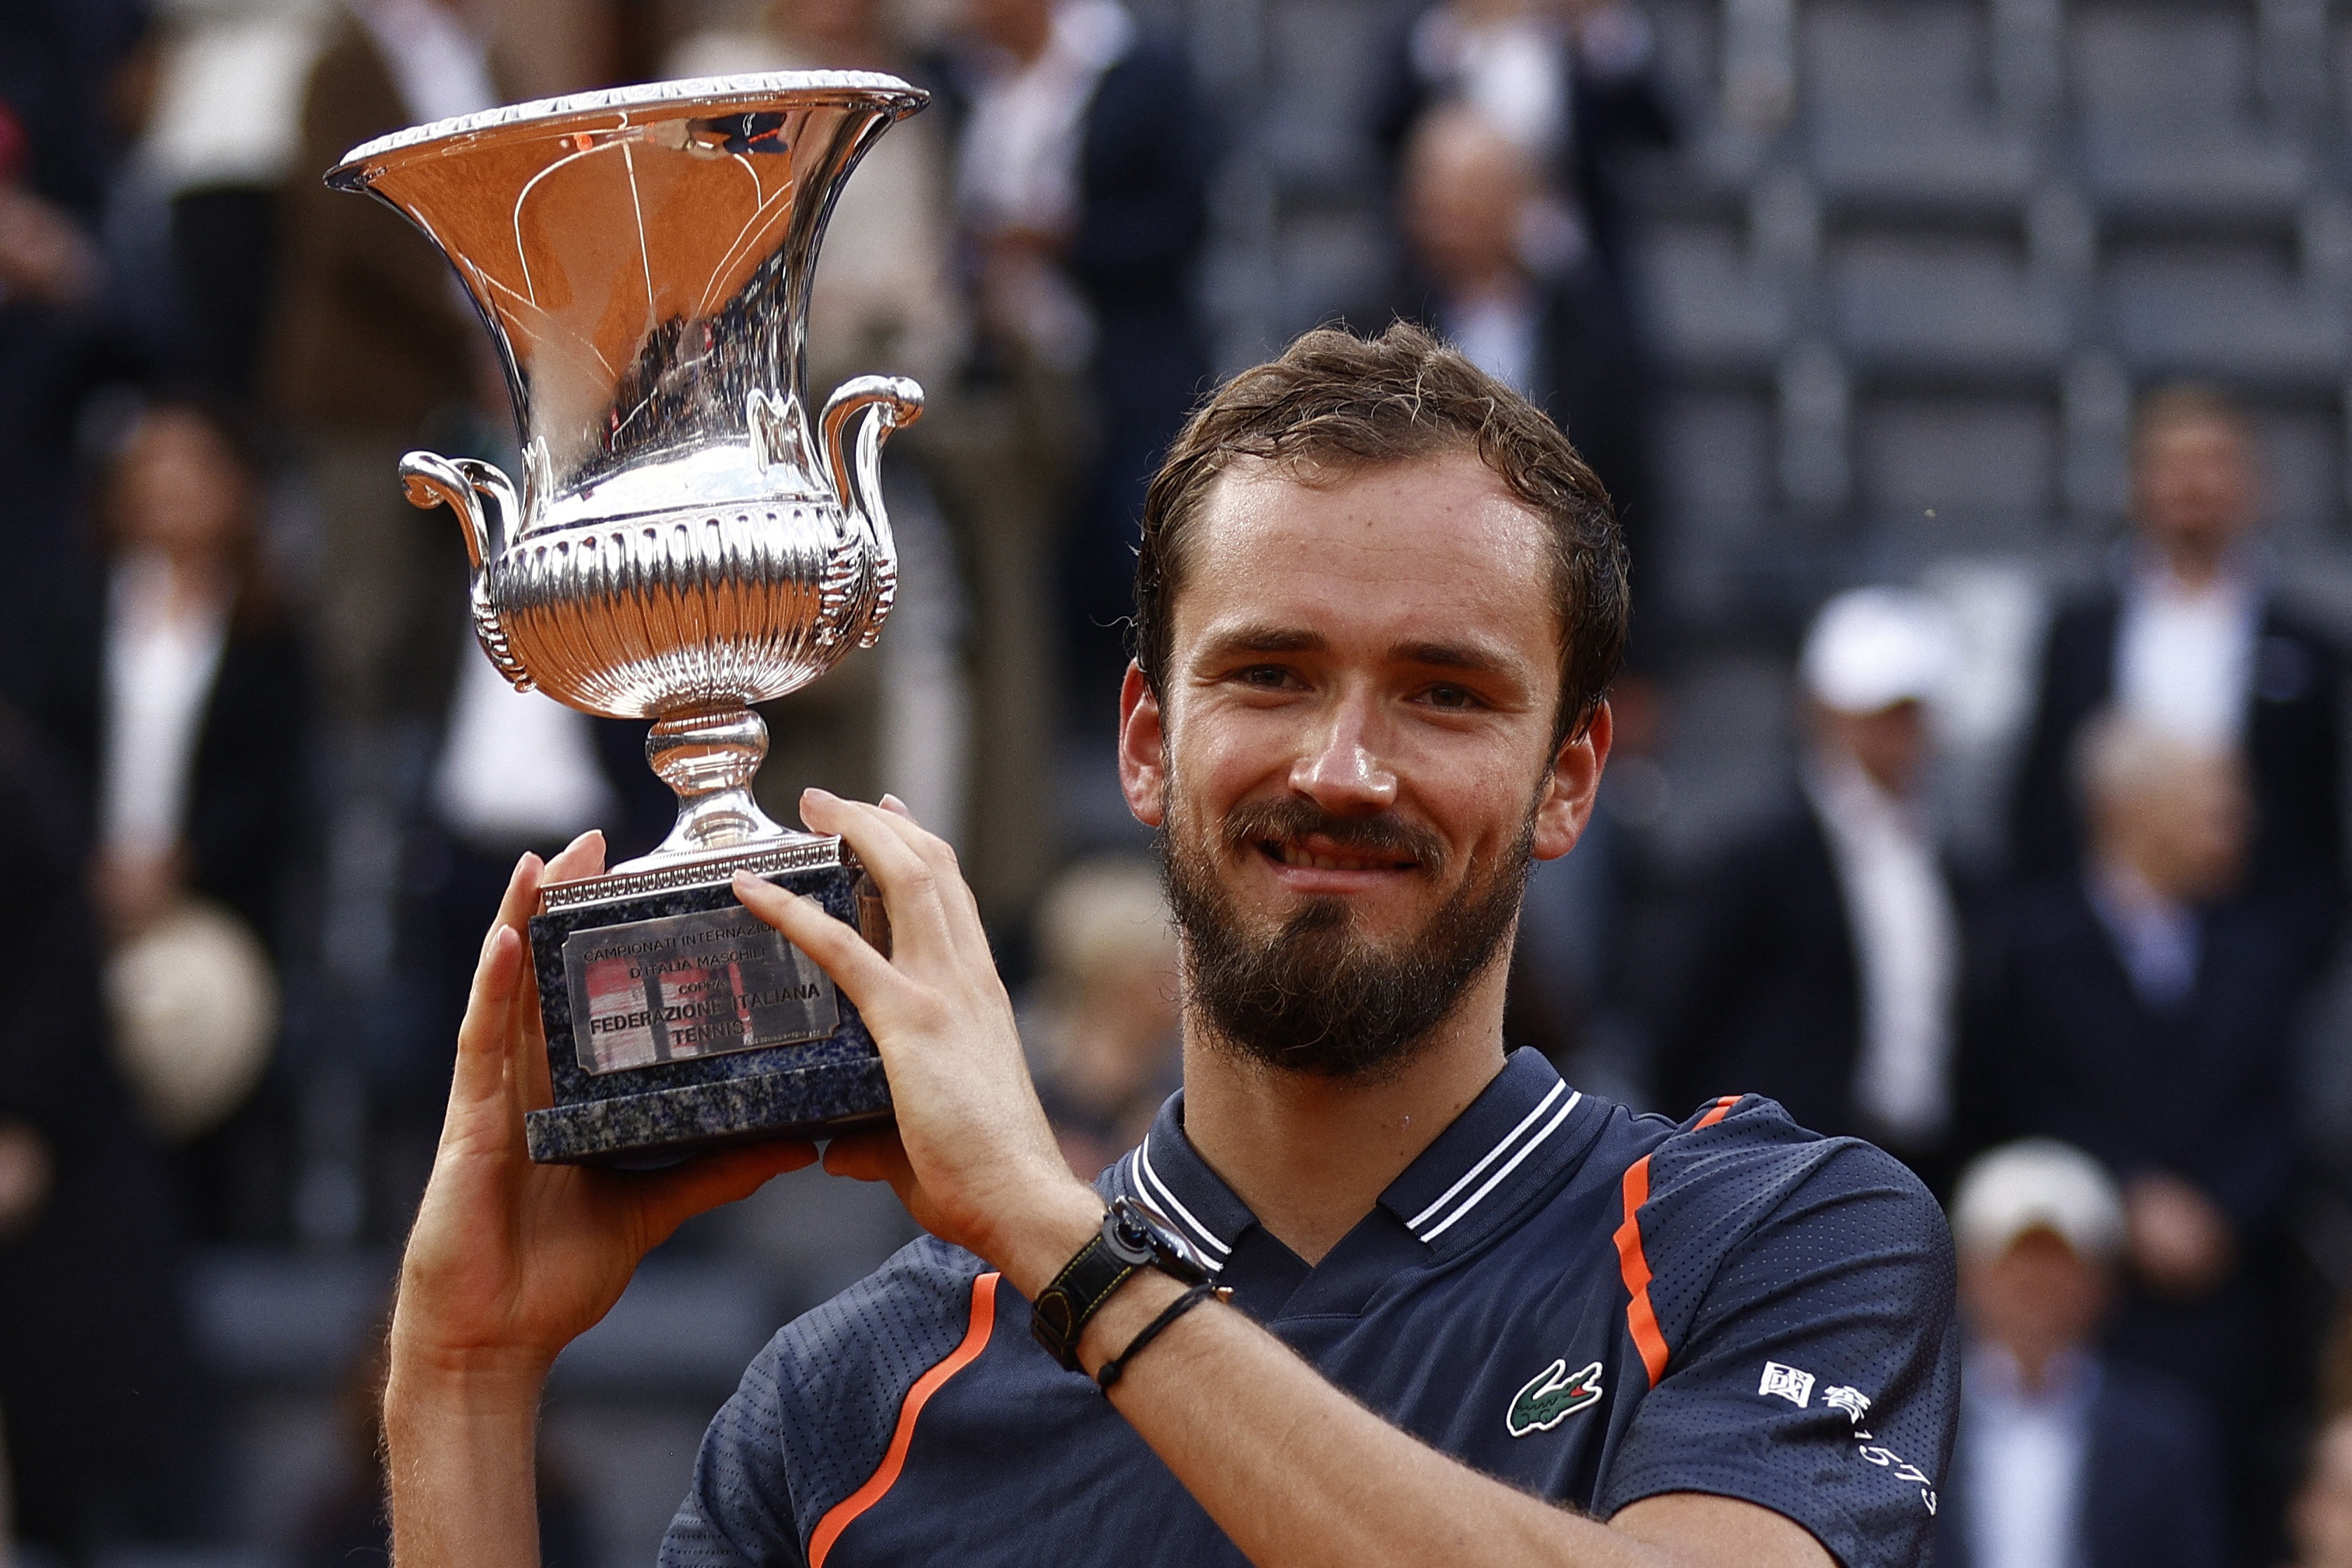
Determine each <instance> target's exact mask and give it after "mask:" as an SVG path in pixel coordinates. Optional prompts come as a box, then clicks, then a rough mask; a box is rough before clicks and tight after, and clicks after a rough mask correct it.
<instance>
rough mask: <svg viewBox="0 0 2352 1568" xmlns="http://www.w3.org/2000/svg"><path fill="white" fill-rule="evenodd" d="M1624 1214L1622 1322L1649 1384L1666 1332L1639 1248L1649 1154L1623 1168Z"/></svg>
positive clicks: (1620, 1236) (1727, 1103) (1711, 1115)
mask: <svg viewBox="0 0 2352 1568" xmlns="http://www.w3.org/2000/svg"><path fill="white" fill-rule="evenodd" d="M1738 1103H1739V1096H1738V1095H1736V1094H1727V1095H1725V1096H1724V1097H1723V1098H1722V1099H1721V1100H1717V1101H1716V1102H1715V1104H1714V1106H1713V1107H1712V1108H1711V1109H1710V1110H1708V1111H1707V1113H1706V1115H1705V1116H1702V1117H1700V1118H1699V1119H1698V1127H1694V1128H1692V1129H1691V1131H1694V1132H1696V1131H1698V1130H1699V1128H1700V1127H1712V1126H1714V1125H1715V1124H1716V1123H1717V1122H1718V1121H1722V1120H1723V1119H1724V1118H1725V1117H1727V1116H1728V1115H1730V1114H1731V1108H1732V1107H1733V1106H1735V1105H1737V1104H1738ZM1624 1191H1625V1218H1624V1222H1623V1223H1622V1224H1621V1225H1620V1226H1618V1227H1617V1236H1616V1242H1617V1270H1618V1272H1619V1273H1621V1274H1622V1275H1623V1276H1624V1278H1625V1298H1626V1300H1625V1326H1626V1328H1627V1329H1628V1330H1629V1331H1631V1332H1632V1333H1633V1348H1634V1349H1635V1350H1637V1351H1640V1352H1642V1364H1643V1366H1644V1367H1645V1368H1647V1369H1648V1370H1649V1373H1650V1386H1651V1387H1652V1388H1655V1387H1657V1386H1658V1379H1660V1378H1662V1377H1664V1376H1665V1375H1666V1336H1665V1335H1664V1334H1662V1333H1660V1332H1659V1331H1658V1314H1657V1312H1656V1310H1654V1308H1652V1307H1651V1305H1650V1259H1649V1258H1648V1257H1647V1256H1646V1255H1645V1254H1643V1251H1642V1220H1641V1209H1642V1205H1643V1204H1646V1203H1648V1202H1649V1201H1650V1157H1649V1156H1648V1155H1647V1154H1644V1155H1643V1156H1642V1157H1641V1158H1640V1159H1638V1160H1636V1161H1634V1162H1633V1163H1632V1164H1631V1165H1629V1166H1627V1167H1626V1168H1625V1189H1624Z"/></svg>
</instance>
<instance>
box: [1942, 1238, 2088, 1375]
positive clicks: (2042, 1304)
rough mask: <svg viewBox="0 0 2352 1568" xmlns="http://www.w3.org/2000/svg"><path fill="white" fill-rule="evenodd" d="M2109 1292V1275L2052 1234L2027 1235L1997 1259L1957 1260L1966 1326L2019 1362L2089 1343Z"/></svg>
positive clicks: (1974, 1256) (2013, 1243) (2018, 1239)
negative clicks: (2005, 1349) (2004, 1349)
mask: <svg viewBox="0 0 2352 1568" xmlns="http://www.w3.org/2000/svg"><path fill="white" fill-rule="evenodd" d="M2110 1289H2111V1284H2110V1281H2109V1279H2108V1276H2107V1271H2106V1270H2105V1268H2101V1267H2100V1266H2099V1265H2097V1264H2096V1263H2094V1262H2091V1261H2090V1260H2089V1259H2087V1258H2084V1257H2083V1256H2082V1255H2081V1254H2079V1253H2077V1252H2076V1251H2075V1250H2074V1248H2073V1247H2069V1246H2068V1245H2067V1244H2066V1242H2065V1240H2064V1239H2063V1237H2060V1236H2059V1235H2058V1234H2057V1233H2056V1232H2055V1231H2051V1230H2043V1229H2036V1230H2029V1231H2027V1232H2026V1233H2025V1234H2024V1235H2022V1236H2020V1237H2017V1238H2016V1239H2015V1240H2014V1241H2012V1242H2011V1244H2010V1246H2009V1247H2007V1248H2006V1249H2004V1250H2003V1251H2001V1252H1999V1253H1997V1254H1994V1255H1992V1256H1990V1257H1987V1256H1983V1255H1980V1254H1969V1255H1967V1256H1964V1257H1963V1258H1961V1259H1960V1300H1961V1301H1962V1303H1963V1304H1964V1305H1965V1306H1966V1307H1967V1308H1968V1311H1969V1321H1970V1322H1971V1323H1972V1324H1973V1325H1974V1326H1975V1329H1976V1331H1977V1332H1978V1333H1979V1334H1980V1335H1982V1336H1984V1337H1985V1338H1987V1339H1990V1340H1991V1341H1993V1342H1995V1343H1997V1344H2000V1345H2002V1346H2005V1347H2006V1348H2008V1349H2009V1350H2010V1351H2011V1352H2012V1353H2014V1354H2016V1355H2017V1356H2018V1358H2019V1359H2020V1360H2026V1359H2032V1360H2034V1361H2040V1360H2041V1359H2042V1358H2043V1357H2045V1356H2048V1355H2050V1354H2052V1353H2053V1352H2058V1351H2067V1350H2079V1349H2081V1348H2082V1347H2084V1346H2085V1345H2087V1344H2089V1343H2090V1342H2092V1340H2093V1339H2094V1337H2095V1336H2096V1335H2097V1333H2098V1331H2099V1322H2100V1320H2101V1319H2103V1318H2104V1317H2105V1315H2106V1310H2107V1300H2108V1295H2109V1292H2110Z"/></svg>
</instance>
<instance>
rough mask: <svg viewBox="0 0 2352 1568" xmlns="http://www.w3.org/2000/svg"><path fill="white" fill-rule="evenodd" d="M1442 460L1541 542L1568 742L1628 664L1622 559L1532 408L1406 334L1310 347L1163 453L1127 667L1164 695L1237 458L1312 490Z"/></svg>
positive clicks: (1585, 488) (1425, 336) (1432, 343)
mask: <svg viewBox="0 0 2352 1568" xmlns="http://www.w3.org/2000/svg"><path fill="white" fill-rule="evenodd" d="M1448 451H1475V452H1476V453H1477V454H1478V458H1479V460H1480V461H1482V462H1484V463H1485V464H1486V467H1487V468H1491V469H1492V470H1494V472H1495V474H1496V477H1498V478H1499V479H1502V480H1503V482H1504V483H1505V484H1506V485H1507V486H1509V487H1510V490H1511V493H1512V494H1513V495H1515V496H1517V498H1518V499H1519V500H1521V501H1523V502H1525V503H1526V504H1527V506H1528V510H1531V511H1533V512H1534V513H1535V514H1536V515H1537V516H1538V517H1539V518H1541V519H1542V520H1543V521H1544V522H1545V523H1546V524H1547V525H1548V526H1549V530H1550V533H1551V542H1552V589H1553V597H1554V601H1555V603H1556V604H1557V605H1558V606H1559V623H1560V694H1559V717H1558V720H1557V737H1556V738H1557V740H1559V741H1565V740H1566V739H1567V738H1568V737H1569V736H1570V735H1572V734H1575V733H1578V732H1579V731H1581V730H1582V729H1583V727H1584V726H1585V724H1586V723H1587V722H1588V721H1590V720H1591V716H1592V711H1593V709H1594V708H1595V707H1596V706H1597V705H1598V704H1599V702H1600V701H1601V696H1602V695H1603V693H1605V692H1606V691H1607V690H1608V689H1609V682H1610V680H1611V679H1612V678H1614V676H1615V675H1616V673H1617V665H1618V661H1619V659H1620V658H1622V657H1623V654H1624V649H1625V634H1626V622H1627V617H1628V614H1629V608H1628V605H1627V593H1626V580H1625V570H1626V569H1625V545H1624V542H1623V540H1622V538H1621V537H1620V535H1619V532H1618V529H1617V521H1616V517H1615V514H1614V513H1613V512H1612V510H1611V508H1610V504H1609V496H1608V492H1607V491H1605V490H1603V489H1601V481H1600V480H1599V479H1595V478H1594V477H1593V473H1592V470H1591V468H1588V467H1586V465H1585V462H1584V459H1583V458H1580V457H1578V456H1577V454H1576V448H1575V447H1572V446H1570V444H1569V440H1568V437H1566V436H1565V435H1563V434H1562V433H1561V432H1560V428H1559V426H1557V425H1555V424H1553V423H1552V422H1551V420H1550V418H1549V416H1546V415H1545V414H1544V412H1543V411H1542V410H1541V409H1539V408H1538V407H1536V405H1533V404H1532V403H1529V402H1528V400H1527V399H1526V398H1524V397H1522V396H1520V395H1518V394H1517V393H1516V392H1514V391H1512V390H1511V389H1510V388H1509V387H1507V386H1506V385H1504V384H1502V383H1501V382H1499V381H1496V379H1495V378H1494V377H1492V376H1490V375H1488V374H1486V372H1484V371H1482V370H1480V369H1479V368H1478V367H1477V366H1475V365H1474V364H1472V363H1470V362H1469V361H1468V360H1467V359H1465V358H1464V357H1463V356H1462V354H1461V353H1458V352H1457V351H1455V350H1454V349H1452V348H1449V347H1447V346H1446V345H1445V344H1444V343H1442V342H1439V341H1438V340H1437V339H1435V338H1433V337H1432V336H1431V335H1430V334H1429V333H1428V332H1427V331H1423V329H1421V328H1419V327H1416V326H1413V325H1412V324H1411V323H1409V322H1404V321H1398V322H1395V323H1394V324H1392V325H1391V326H1390V328H1389V329H1388V330H1387V331H1384V332H1382V333H1381V335H1380V336H1379V337H1376V338H1370V339H1366V338H1360V337H1357V336H1355V335H1354V334H1353V333H1351V332H1348V331H1342V330H1339V329H1337V328H1322V329H1318V331H1311V332H1308V333H1307V334H1306V335H1305V336H1304V337H1302V338H1300V339H1298V341H1297V342H1294V343H1292V344H1291V345H1290V347H1289V349H1288V350H1287V351H1286V352H1285V353H1283V355H1282V357H1281V358H1279V359H1276V360H1275V361H1273V362H1272V363H1267V364H1262V365H1259V366H1257V367H1256V368H1255V369H1254V370H1247V371H1244V372H1243V373H1242V374H1239V375H1237V376H1235V377H1234V379H1233V380H1231V381H1229V382H1227V383H1226V384H1224V385H1223V386H1222V387H1220V388H1218V390H1217V392H1216V394H1215V395H1213V397H1211V398H1210V399H1209V401H1208V402H1207V403H1206V404H1205V405H1202V408H1201V409H1200V411H1199V412H1198V413H1196V414H1194V415H1193V416H1192V418H1191V420H1190V421H1188V422H1187V423H1186V424H1185V426H1184V428H1183V431H1182V433H1181V434H1180V435H1179V436H1178V437H1176V439H1175V441H1174V443H1173V444H1172V445H1171V447H1169V449H1168V456H1167V458H1166V459H1165V460H1164V461H1163V462H1162V463H1161V464H1160V471H1159V473H1158V474H1157V475H1155V476H1154V477H1153V479H1152V481H1151V488H1150V491H1149V493H1148V494H1147V495H1146V497H1145V499H1144V503H1143V542H1142V544H1141V547H1140V549H1139V551H1138V552H1137V556H1136V563H1135V621H1134V626H1133V632H1134V653H1135V662H1136V664H1137V666H1138V667H1139V668H1140V669H1141V670H1142V672H1143V678H1144V679H1145V680H1146V681H1147V682H1149V683H1150V687H1151V690H1152V692H1153V694H1154V695H1155V696H1161V697H1164V696H1165V691H1164V689H1163V686H1162V683H1163V681H1164V680H1165V679H1166V674H1167V665H1168V657H1169V637H1170V626H1169V621H1170V616H1171V609H1172V606H1173V605H1174V603H1175V599H1176V595H1177V594H1178V593H1180V592H1181V590H1182V588H1183V584H1184V570H1185V564H1186V562H1185V549H1184V539H1185V532H1186V531H1187V529H1189V528H1190V527H1191V525H1192V521H1193V520H1194V519H1195V518H1196V517H1197V516H1198V515H1199V513H1200V510H1201V507H1202V502H1203V500H1205V499H1206V498H1207V496H1208V494H1209V491H1210V489H1212V488H1213V486H1214V485H1215V483H1216V481H1217V478H1218V476H1219V475H1221V474H1223V472H1224V471H1225V470H1226V469H1227V468H1230V467H1232V465H1233V464H1234V461H1235V459H1237V458H1258V459H1261V460H1264V461H1268V462H1274V463H1279V464H1283V465H1285V466H1286V467H1290V468H1297V469H1309V470H1312V471H1313V472H1314V473H1315V474H1316V475H1317V476H1318V477H1320V476H1321V475H1323V474H1326V473H1332V472H1335V471H1336V472H1337V473H1338V474H1341V475H1345V474H1348V473H1351V472H1354V471H1356V470H1359V469H1362V468H1372V467H1376V466H1378V465H1381V464H1384V463H1392V462H1400V461H1404V460H1408V459H1411V458H1423V457H1428V456H1431V455H1433V454H1435V453H1439V452H1448Z"/></svg>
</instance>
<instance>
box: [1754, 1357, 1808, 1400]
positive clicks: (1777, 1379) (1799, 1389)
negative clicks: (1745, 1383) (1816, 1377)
mask: <svg viewBox="0 0 2352 1568" xmlns="http://www.w3.org/2000/svg"><path fill="white" fill-rule="evenodd" d="M1756 1392H1757V1394H1758V1395H1759V1396H1760V1397H1762V1398H1765V1399H1770V1398H1772V1397H1773V1396H1775V1395H1778V1396H1779V1397H1780V1398H1782V1399H1785V1400H1787V1401H1788V1402H1789V1403H1790V1404H1791V1405H1795V1406H1796V1407H1797V1408H1798V1409H1800V1410H1802V1409H1803V1408H1804V1407H1805V1406H1806V1405H1810V1404H1811V1403H1812V1398H1813V1374H1812V1373H1810V1372H1804V1371H1801V1370H1800V1369H1799V1368H1796V1367H1793V1366H1782V1365H1781V1364H1780V1363H1779V1362H1777V1361H1768V1362H1766V1363H1764V1381H1763V1382H1762V1383H1760V1384H1758V1385H1757V1387H1756Z"/></svg>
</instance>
